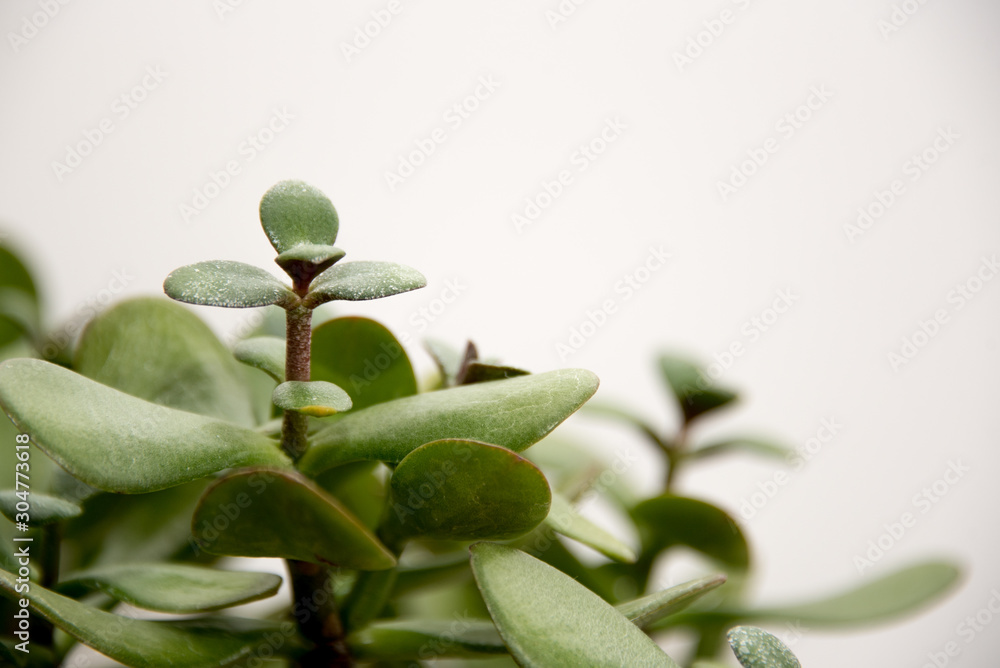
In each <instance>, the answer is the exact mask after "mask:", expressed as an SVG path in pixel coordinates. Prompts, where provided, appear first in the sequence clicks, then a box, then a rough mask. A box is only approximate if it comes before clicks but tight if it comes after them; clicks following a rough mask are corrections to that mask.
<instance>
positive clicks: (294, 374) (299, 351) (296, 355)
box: [281, 306, 312, 460]
mask: <svg viewBox="0 0 1000 668" xmlns="http://www.w3.org/2000/svg"><path fill="white" fill-rule="evenodd" d="M286 323H287V324H286V327H285V336H286V343H285V380H301V381H308V380H309V355H310V347H311V346H312V311H310V310H309V309H307V308H305V307H302V306H296V307H293V308H290V309H288V311H287V315H286ZM308 431H309V417H308V416H306V415H303V414H302V413H296V412H295V411H285V415H284V419H283V422H282V425H281V448H282V450H284V451H285V454H287V455H288V456H289V457H291V458H292V459H293V460H297V459H298V458H299V457H301V456H302V455H304V454H305V451H306V448H308V447H309V443H308V441H307V440H306V436H307V433H308Z"/></svg>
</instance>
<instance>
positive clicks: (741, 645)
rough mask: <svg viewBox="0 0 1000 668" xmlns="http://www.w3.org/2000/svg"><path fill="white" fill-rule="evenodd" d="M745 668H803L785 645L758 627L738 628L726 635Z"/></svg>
mask: <svg viewBox="0 0 1000 668" xmlns="http://www.w3.org/2000/svg"><path fill="white" fill-rule="evenodd" d="M726 639H727V640H729V646H730V647H732V648H733V654H735V655H736V658H737V659H739V662H740V664H741V665H742V666H743V668H802V664H801V663H799V660H798V659H796V658H795V655H794V654H792V650H790V649H788V647H786V646H785V643H783V642H781V641H780V640H778V639H777V638H776V637H774V636H773V635H771V634H770V633H768V632H767V631H765V630H763V629H759V628H757V627H756V626H737V627H734V628H732V629H730V630H729V633H727V634H726Z"/></svg>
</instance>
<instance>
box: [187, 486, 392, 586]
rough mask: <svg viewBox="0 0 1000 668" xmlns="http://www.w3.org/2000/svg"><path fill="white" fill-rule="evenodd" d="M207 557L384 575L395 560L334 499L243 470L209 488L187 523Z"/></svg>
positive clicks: (321, 493)
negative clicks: (262, 559) (281, 560)
mask: <svg viewBox="0 0 1000 668" xmlns="http://www.w3.org/2000/svg"><path fill="white" fill-rule="evenodd" d="M191 527H192V532H193V533H194V537H195V540H196V541H197V542H198V544H199V545H200V546H201V547H202V548H204V549H205V551H207V552H212V553H213V554H228V555H234V556H241V557H281V558H284V559H297V560H299V561H308V562H311V563H314V564H334V565H337V566H344V567H347V568H357V569H361V570H372V571H375V570H382V569H386V568H392V567H393V566H395V565H396V559H395V557H393V555H392V553H390V552H389V550H388V549H386V547H385V546H384V545H382V543H380V542H379V540H378V539H377V538H375V536H373V535H372V533H371V532H370V531H369V530H368V529H366V528H365V527H364V525H362V524H361V522H360V521H359V520H358V519H357V518H356V517H354V516H353V515H352V514H351V513H350V512H349V511H347V510H346V509H344V507H343V506H341V505H340V503H338V502H337V500H336V499H334V498H333V497H331V496H330V495H329V494H327V493H326V492H324V491H323V490H322V489H320V488H319V487H317V486H316V484H315V483H313V482H312V481H311V480H308V479H307V478H305V477H303V476H301V475H299V474H297V473H295V472H292V471H276V470H267V469H245V470H242V471H236V472H233V473H230V474H228V475H226V476H224V477H223V478H221V479H219V480H217V481H216V482H215V483H214V484H213V485H212V486H211V487H209V488H208V489H207V490H206V491H205V494H204V496H202V498H201V502H200V503H199V504H198V508H197V510H195V513H194V517H193V518H192V521H191Z"/></svg>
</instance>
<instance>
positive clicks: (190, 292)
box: [163, 260, 297, 308]
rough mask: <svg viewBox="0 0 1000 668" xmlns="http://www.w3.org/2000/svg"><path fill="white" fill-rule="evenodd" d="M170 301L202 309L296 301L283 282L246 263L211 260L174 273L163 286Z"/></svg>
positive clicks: (282, 303) (246, 306) (280, 304)
mask: <svg viewBox="0 0 1000 668" xmlns="http://www.w3.org/2000/svg"><path fill="white" fill-rule="evenodd" d="M163 291H164V292H165V293H167V296H168V297H170V298H171V299H176V300H177V301H179V302H185V303H187V304H199V305H201V306H222V307H224V308H249V307H254V306H270V305H271V304H276V305H278V306H284V305H286V304H291V303H293V302H295V300H296V299H297V298H296V296H295V293H294V292H292V291H291V290H289V289H288V288H287V287H286V286H285V285H284V284H283V283H282V282H281V281H279V280H278V279H277V278H275V277H274V276H272V275H271V274H269V273H268V272H266V271H264V270H263V269H261V268H259V267H255V266H253V265H250V264H244V263H243V262H232V261H229V260H211V261H208V262H198V263H197V264H189V265H187V266H186V267H181V268H180V269H175V270H174V271H172V272H171V273H170V275H169V276H167V279H166V280H165V281H164V282H163Z"/></svg>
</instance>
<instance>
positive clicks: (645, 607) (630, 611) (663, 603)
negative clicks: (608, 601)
mask: <svg viewBox="0 0 1000 668" xmlns="http://www.w3.org/2000/svg"><path fill="white" fill-rule="evenodd" d="M725 581H726V576H725V575H709V576H706V577H703V578H699V579H697V580H692V581H691V582H685V583H683V584H679V585H677V586H674V587H670V588H669V589H664V590H663V591H658V592H656V593H655V594H650V595H649V596H643V597H642V598H637V599H635V600H633V601H628V602H626V603H619V604H618V605H616V606H615V609H616V610H618V612H620V613H622V614H623V615H625V616H626V617H627V618H628V619H629V620H630V621H631V622H632V623H633V624H635V625H636V626H638V627H639V628H640V629H644V628H646V627H647V626H649V625H650V624H653V623H655V622H657V621H659V620H661V619H663V618H664V617H667V616H669V615H672V614H674V613H675V612H678V611H680V610H683V609H684V608H686V607H687V606H688V605H690V604H691V603H693V602H694V601H696V600H698V599H699V598H701V597H702V596H704V595H705V594H707V593H708V592H710V591H712V590H713V589H715V588H716V587H718V586H720V585H722V584H723V583H725Z"/></svg>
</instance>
